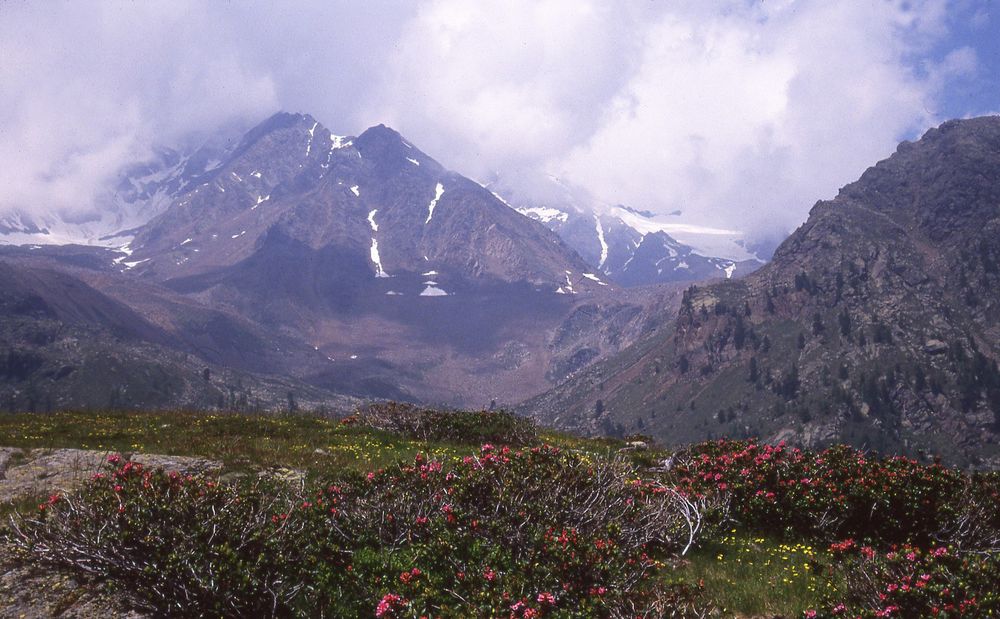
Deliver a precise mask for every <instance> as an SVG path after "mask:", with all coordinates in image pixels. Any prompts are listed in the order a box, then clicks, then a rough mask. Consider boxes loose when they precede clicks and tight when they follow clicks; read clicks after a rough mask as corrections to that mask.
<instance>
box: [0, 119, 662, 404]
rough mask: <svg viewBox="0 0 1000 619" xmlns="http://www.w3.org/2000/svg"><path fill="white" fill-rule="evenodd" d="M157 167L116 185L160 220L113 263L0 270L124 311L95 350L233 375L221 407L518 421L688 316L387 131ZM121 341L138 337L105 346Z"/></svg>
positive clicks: (295, 130) (95, 250) (16, 262)
mask: <svg viewBox="0 0 1000 619" xmlns="http://www.w3.org/2000/svg"><path fill="white" fill-rule="evenodd" d="M161 154H162V161H159V162H158V163H155V164H150V165H144V166H136V168H135V169H134V170H133V171H132V172H131V173H130V174H128V175H126V177H125V180H123V181H122V182H121V184H120V187H119V190H120V191H119V195H120V196H122V199H123V200H124V199H134V200H135V202H136V204H138V203H140V202H141V203H144V204H147V205H151V204H153V201H156V204H157V206H156V210H157V212H158V214H156V215H155V216H154V217H152V218H151V219H150V220H149V221H148V222H146V223H145V224H143V225H140V226H138V227H135V228H133V229H131V230H126V231H120V232H118V233H116V235H115V236H113V237H107V238H105V239H104V241H107V242H108V243H109V244H112V245H114V246H115V247H114V248H104V247H97V246H94V247H83V246H72V245H62V246H59V245H44V246H42V245H31V246H26V247H20V248H7V249H6V250H3V251H0V264H3V263H8V264H10V265H12V268H15V269H31V270H39V271H41V270H47V271H52V272H56V273H59V274H60V276H61V277H64V278H68V279H70V280H73V281H75V282H77V284H76V285H79V286H85V287H88V288H89V289H92V291H93V295H92V296H94V297H95V298H98V295H99V298H102V299H106V300H107V303H111V304H114V307H115V308H117V309H116V311H118V310H121V311H118V313H117V314H115V316H117V318H115V319H109V320H107V321H102V322H100V323H99V324H96V325H91V324H90V323H87V324H85V325H83V326H84V327H86V328H87V329H91V330H92V335H91V336H88V338H85V339H92V340H94V341H95V342H96V343H100V344H102V345H106V347H110V348H114V347H116V346H120V347H123V348H128V349H134V350H138V349H139V348H143V350H144V351H145V352H144V353H143V355H144V356H143V355H141V356H142V358H143V359H147V358H149V359H151V360H153V361H155V360H156V359H157V358H158V357H162V359H164V360H167V359H171V358H173V356H176V355H178V354H179V355H181V356H182V357H183V356H184V355H187V357H183V358H184V359H186V361H187V362H189V363H187V364H172V365H171V367H170V369H169V371H165V374H166V375H169V377H170V380H173V379H174V378H176V377H180V376H183V377H184V380H187V379H190V378H191V377H199V376H200V375H201V374H200V373H201V369H200V368H208V369H209V370H210V373H211V374H212V375H219V376H222V375H223V374H226V375H225V376H224V377H223V378H224V379H225V381H224V382H225V386H222V385H220V388H222V393H223V395H224V396H226V397H225V398H224V400H225V401H226V402H227V403H228V402H230V401H231V400H232V399H233V397H231V394H226V391H227V390H229V391H231V390H230V389H229V387H231V386H233V385H235V391H236V392H237V395H238V394H239V393H241V392H242V391H246V390H249V391H251V394H250V395H247V396H246V397H245V398H243V400H245V401H252V400H253V399H254V398H260V400H261V402H262V404H261V405H262V406H264V407H270V408H275V407H279V408H285V404H286V402H285V400H286V396H287V399H288V400H289V401H291V399H292V395H294V396H295V397H297V398H298V400H299V402H300V403H303V402H304V401H305V400H304V398H309V399H310V401H313V402H317V401H323V398H324V394H328V395H329V396H330V401H331V402H339V403H347V404H348V405H349V404H350V402H352V400H351V398H394V399H401V400H410V401H421V402H428V403H437V404H445V405H454V406H457V405H461V406H489V405H491V404H497V405H509V404H512V403H515V402H518V401H520V400H523V399H524V398H526V397H529V396H532V395H535V394H537V393H540V392H542V391H544V390H546V389H548V388H550V387H552V386H553V385H554V384H556V383H557V382H558V381H560V380H562V379H564V378H565V377H567V376H569V375H570V374H572V373H574V372H577V371H579V370H580V369H581V368H583V367H585V366H586V365H587V364H589V363H592V362H593V361H595V360H597V359H600V358H603V357H605V356H607V355H608V354H611V353H613V352H617V351H618V350H620V349H621V348H622V347H624V346H626V345H627V344H629V343H631V342H632V341H635V340H636V339H638V338H639V337H640V336H641V335H642V334H643V333H646V332H648V331H649V330H650V329H651V328H653V326H655V325H656V324H657V323H658V322H659V321H661V320H662V319H663V316H664V315H663V314H662V313H661V312H659V311H657V312H652V313H651V312H649V311H648V309H647V308H650V307H657V308H659V307H664V306H666V307H671V306H672V307H676V304H677V303H678V302H679V299H680V291H681V288H680V287H677V286H674V287H670V286H666V287H661V288H657V289H652V290H634V291H633V290H622V289H621V288H619V287H618V286H617V285H615V284H614V283H613V282H611V281H610V280H608V279H607V278H606V277H604V276H602V275H600V274H598V273H596V272H594V270H593V269H591V267H589V266H588V265H587V263H586V262H585V261H584V260H583V259H582V258H580V256H579V255H578V254H577V253H576V252H575V251H573V249H572V248H570V247H569V246H567V245H566V244H565V243H564V242H563V241H562V240H561V239H560V238H559V236H558V235H556V234H555V233H553V232H552V231H551V230H549V229H548V228H546V227H545V226H544V225H542V224H540V223H538V222H536V221H533V220H532V219H530V218H528V217H525V216H523V215H522V214H520V213H518V212H516V211H514V210H512V209H510V208H509V207H508V206H506V205H505V204H504V203H503V202H502V201H501V200H499V199H498V198H497V197H495V196H494V195H493V194H492V193H491V192H490V191H488V190H487V189H485V188H483V187H482V186H481V185H479V184H478V183H475V182H473V181H471V180H469V179H467V178H465V177H462V176H461V175H459V174H455V173H453V172H450V171H448V170H446V169H444V168H443V167H442V166H441V165H440V164H438V163H437V162H436V161H435V160H434V159H432V158H431V157H430V156H428V155H427V154H425V153H423V152H421V151H420V150H419V149H418V148H416V147H415V146H414V145H412V144H410V143H409V142H408V141H407V140H406V139H404V138H403V137H402V136H401V135H400V134H399V133H397V132H396V131H394V130H392V129H390V128H388V127H385V126H382V125H379V126H376V127H372V128H370V129H368V130H366V131H364V132H363V133H361V134H360V135H358V136H339V135H336V134H334V133H332V132H331V131H329V130H328V129H326V128H325V127H324V126H322V125H321V124H320V123H319V122H318V121H317V120H315V119H314V118H312V117H311V116H308V115H305V114H287V113H279V114H276V115H274V116H273V117H271V118H269V119H267V120H266V121H264V122H263V123H261V124H260V125H258V126H257V127H255V128H253V129H251V130H250V131H249V132H247V133H246V134H244V135H243V136H242V138H240V139H238V140H233V141H231V142H230V143H228V144H227V145H225V147H224V148H218V149H214V150H211V152H209V151H208V150H206V149H205V148H203V149H201V150H197V151H195V152H194V153H193V154H191V155H186V156H182V155H181V154H180V153H179V152H176V151H174V152H167V151H164V152H162V153H161ZM143 179H145V180H143ZM161 200H165V201H166V202H167V203H166V205H165V206H164V205H162V204H160V203H159V201H161ZM144 201H145V202H144ZM88 298H89V297H88ZM66 301H67V303H69V304H70V305H74V304H76V301H75V300H73V299H67V300H66ZM81 302H82V301H81ZM109 315H110V314H109ZM0 318H2V320H0V322H4V323H11V322H13V318H12V317H10V316H4V317H0ZM62 320H63V318H62V317H58V316H57V317H56V318H55V319H53V322H52V324H49V323H46V324H45V325H43V326H44V329H50V328H52V329H54V328H56V325H57V324H59V323H60V322H61V321H62ZM116 325H118V326H124V327H123V328H127V329H131V331H130V333H131V335H130V336H129V337H128V338H123V337H118V336H115V337H111V336H112V335H114V334H113V333H112V329H113V328H114V327H115V326H116ZM39 328H42V327H39ZM81 328H83V327H81ZM132 332H134V333H132ZM80 337H81V338H83V337H84V336H82V335H81V336H80ZM102 340H106V341H102ZM7 345H8V346H9V347H12V348H13V347H19V349H20V348H23V347H26V346H28V344H26V343H25V342H23V341H21V340H17V341H14V340H11V343H9V344H7ZM102 350H104V349H102ZM49 352H52V351H49ZM146 353H148V354H146ZM67 354H68V353H67ZM70 356H72V355H70ZM52 359H53V361H52V363H55V360H60V361H62V360H63V357H59V356H58V355H54V354H53V355H52ZM30 380H31V377H20V378H19V380H17V381H8V383H9V387H10V388H11V389H14V390H17V389H21V388H22V387H23V386H24V385H23V384H22V383H24V382H25V381H29V382H30ZM125 382H128V381H125ZM160 382H163V383H165V384H166V383H169V382H170V381H169V380H167V379H166V378H164V380H163V381H160ZM195 382H197V381H195ZM258 382H260V383H262V384H263V385H264V386H260V387H258V386H256V384H257V383H258ZM2 385H3V381H2V380H0V386H2ZM240 385H242V386H240ZM268 385H270V386H268ZM251 386H253V388H252V389H251ZM289 392H292V395H289ZM178 393H180V392H178ZM217 395H218V394H214V395H197V397H195V395H191V394H188V395H184V396H183V397H181V396H178V399H177V400H176V402H175V404H177V405H179V404H183V405H185V406H187V405H191V406H200V405H203V404H204V403H206V402H208V403H211V402H213V401H215V399H216V396H217ZM341 396H343V397H341ZM237 399H239V398H237ZM154 400H155V399H145V400H143V401H144V402H148V403H149V405H150V406H154V405H155V406H158V405H160V404H162V402H161V401H159V400H155V401H154ZM90 403H92V400H87V405H90ZM199 403H200V404H199Z"/></svg>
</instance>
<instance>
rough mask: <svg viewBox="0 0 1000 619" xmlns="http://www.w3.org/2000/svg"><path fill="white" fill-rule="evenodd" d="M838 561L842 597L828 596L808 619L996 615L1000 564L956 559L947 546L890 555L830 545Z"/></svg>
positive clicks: (991, 557) (982, 557)
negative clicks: (843, 583) (842, 577)
mask: <svg viewBox="0 0 1000 619" xmlns="http://www.w3.org/2000/svg"><path fill="white" fill-rule="evenodd" d="M832 549H833V550H834V551H835V552H837V553H840V554H841V555H842V560H843V568H844V574H845V578H846V586H845V588H844V589H845V591H844V593H843V594H842V595H839V596H838V595H832V596H828V599H827V600H826V601H825V604H824V609H823V610H822V611H819V612H815V611H813V612H810V613H807V616H809V617H862V618H865V619H867V618H869V617H872V618H874V617H900V618H905V617H941V618H949V619H950V618H956V619H957V618H959V617H972V616H975V617H986V616H995V615H996V614H997V613H998V612H1000V594H998V593H997V590H996V583H997V582H1000V558H998V557H997V555H996V554H995V553H985V554H978V553H964V554H958V553H956V552H954V551H953V550H951V549H949V548H947V547H945V546H932V547H930V548H929V549H928V550H927V551H922V550H921V549H920V548H918V547H914V546H908V545H904V546H901V547H898V548H892V549H891V550H889V551H888V552H879V551H876V550H875V549H873V548H871V547H867V546H859V545H858V544H856V543H855V542H854V541H853V540H844V541H842V542H838V543H835V544H833V547H832Z"/></svg>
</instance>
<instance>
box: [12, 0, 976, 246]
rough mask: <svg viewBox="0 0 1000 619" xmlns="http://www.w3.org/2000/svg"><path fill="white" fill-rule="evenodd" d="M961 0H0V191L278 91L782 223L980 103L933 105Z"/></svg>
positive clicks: (95, 191) (423, 135) (432, 150)
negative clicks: (907, 141)
mask: <svg viewBox="0 0 1000 619" xmlns="http://www.w3.org/2000/svg"><path fill="white" fill-rule="evenodd" d="M963 6H965V5H963ZM954 8H955V5H954V4H952V3H949V2H945V1H944V0H923V1H910V2H904V1H903V0H892V1H889V0H886V1H880V2H845V3H827V2H812V1H792V0H785V1H776V2H771V1H768V2H766V3H758V2H747V1H744V0H728V1H725V2H721V3H668V2H663V3H639V2H636V3H607V2H600V1H598V0H539V1H537V2H529V1H527V0H511V1H500V0H482V1H480V2H475V3H470V2H464V1H462V0H429V1H427V2H423V3H421V4H419V5H413V4H411V3H364V4H362V3H351V2H326V1H324V2H318V1H317V2H288V3H280V4H276V3H264V2H246V3H201V2H194V1H193V0H190V1H189V0H181V1H173V2H146V3H125V2H110V1H109V2H104V3H32V4H29V3H22V4H15V3H3V4H0V57H3V58H5V62H4V63H3V64H2V65H0V163H2V165H0V186H3V187H5V193H4V194H3V195H2V196H0V210H3V209H4V208H8V209H9V208H11V207H20V208H27V209H28V210H31V211H33V212H39V211H41V210H45V209H55V210H60V211H63V212H70V213H75V214H76V215H77V216H85V215H81V214H86V213H88V212H91V211H93V210H94V209H95V208H100V206H101V205H100V204H99V203H95V201H94V197H95V196H98V195H100V190H101V188H102V187H103V186H104V185H105V184H106V183H107V182H108V180H109V179H110V178H112V177H113V176H114V174H115V173H116V172H117V170H118V169H119V168H120V167H121V166H122V165H123V164H125V163H128V162H130V161H134V160H136V159H140V158H142V157H143V156H145V154H146V153H148V149H149V147H150V146H151V145H153V144H157V143H158V144H168V145H169V144H172V143H177V142H179V141H182V140H184V139H185V138H186V136H189V135H191V134H192V133H196V132H204V131H206V130H211V129H212V128H213V127H217V126H220V125H233V124H236V125H242V126H246V125H248V124H250V123H253V122H256V121H258V120H260V119H262V118H263V117H265V116H266V115H267V114H269V113H271V112H273V111H275V110H276V109H279V108H280V109H287V110H289V111H303V112H309V113H312V114H313V115H314V116H316V117H317V118H319V119H320V120H321V121H322V122H324V124H326V125H328V126H329V127H330V128H331V129H332V130H334V131H336V132H338V133H355V132H359V131H361V130H363V129H364V128H365V127H366V126H369V125H372V124H376V123H378V122H385V123H387V124H390V125H392V126H394V127H395V128H397V129H399V130H400V131H401V132H402V133H403V134H404V135H406V136H407V137H408V138H409V139H410V140H412V141H413V142H415V143H416V144H418V145H419V146H420V147H421V148H422V149H423V150H425V151H426V152H428V154H430V155H432V156H434V157H435V158H437V159H439V160H441V161H442V162H443V163H444V164H445V165H447V166H449V167H451V168H453V169H455V170H457V171H459V172H462V173H464V174H467V175H470V176H473V177H476V178H480V179H485V178H488V177H489V176H491V175H492V174H493V173H494V172H495V171H497V170H501V171H508V172H511V173H514V174H516V173H517V171H519V170H546V171H552V172H555V173H558V174H559V175H560V176H561V177H564V178H566V179H568V180H570V181H572V182H575V183H576V184H579V185H581V186H583V187H584V188H586V189H587V190H589V191H590V192H591V193H593V194H594V195H595V196H597V197H599V198H600V199H601V200H604V201H606V202H608V203H618V202H623V203H627V204H631V205H634V206H637V207H641V208H645V209H651V210H654V211H660V212H670V211H674V210H676V209H681V210H682V211H683V212H684V217H685V218H686V220H687V221H689V222H691V223H699V224H724V226H725V227H733V226H739V227H742V228H744V229H747V230H750V231H752V232H759V233H760V234H768V233H773V232H774V231H775V230H776V229H780V230H787V229H789V228H791V227H794V226H795V225H796V224H798V223H799V222H801V221H802V220H803V219H804V217H805V215H806V213H807V211H808V208H809V207H810V206H811V205H812V204H813V202H815V200H817V199H820V198H826V197H831V196H832V195H833V194H834V193H835V191H836V189H837V188H838V187H839V186H841V185H843V184H845V183H847V182H849V181H851V180H853V179H854V178H856V177H857V176H858V175H859V174H860V173H861V172H862V171H863V170H864V168H865V167H867V166H868V165H871V164H872V163H874V162H875V161H876V160H878V159H879V158H882V157H884V156H886V155H888V154H889V153H891V152H892V149H893V148H894V146H895V144H896V143H897V142H898V141H899V140H900V139H902V138H910V137H914V134H915V133H917V132H919V131H921V130H923V129H925V128H927V127H929V126H931V125H933V124H936V123H937V122H939V121H940V120H942V119H943V118H942V116H943V115H944V114H945V113H950V114H953V115H965V114H966V113H967V112H968V110H959V111H957V112H956V111H955V110H952V109H950V108H949V109H947V110H946V111H945V112H942V111H941V110H942V105H943V101H944V99H943V96H942V93H945V92H946V91H947V89H948V87H949V85H950V84H951V83H953V81H954V80H956V79H958V78H962V77H964V78H966V79H968V78H969V76H970V75H975V73H976V71H977V70H980V65H979V63H978V58H977V55H976V52H975V50H974V49H972V48H971V47H966V46H963V45H962V44H960V42H956V41H952V40H951V39H949V33H950V32H951V29H952V25H953V23H954V19H955V17H954V15H955V11H954ZM974 8H975V7H971V8H970V7H968V6H966V7H965V8H964V9H963V14H966V13H967V14H968V15H967V17H968V19H969V21H970V22H972V21H975V19H976V18H975V15H973V14H972V13H974V11H973V9H974ZM980 21H982V19H980Z"/></svg>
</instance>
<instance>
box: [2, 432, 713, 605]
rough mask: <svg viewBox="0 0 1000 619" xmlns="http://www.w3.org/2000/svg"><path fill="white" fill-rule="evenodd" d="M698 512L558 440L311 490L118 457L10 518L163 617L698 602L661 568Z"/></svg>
mask: <svg viewBox="0 0 1000 619" xmlns="http://www.w3.org/2000/svg"><path fill="white" fill-rule="evenodd" d="M703 508H704V505H703V504H699V503H695V502H692V501H690V500H688V499H686V498H684V497H683V496H682V495H680V494H678V493H677V492H675V491H673V490H672V489H670V488H667V487H665V486H662V485H660V484H658V483H655V482H647V481H641V480H640V479H639V478H638V475H637V471H636V470H635V469H634V468H632V467H631V466H630V465H628V464H627V463H626V462H625V461H622V460H617V459H596V460H591V459H589V458H588V457H586V456H583V455H579V454H574V453H567V452H564V451H561V450H559V449H558V448H554V447H550V446H539V447H533V448H530V449H520V450H512V449H510V448H509V447H499V448H496V447H493V446H491V445H484V446H483V448H482V450H481V452H480V454H479V455H478V456H469V457H467V458H465V459H463V460H461V461H455V462H451V463H442V462H437V461H429V460H427V459H426V458H425V457H424V456H422V455H418V456H417V458H416V459H415V461H414V462H413V463H407V464H401V465H397V466H393V467H390V468H388V469H385V470H380V471H373V472H371V473H370V474H368V475H367V476H353V477H350V478H343V477H342V478H339V479H333V480H330V481H328V482H326V483H323V484H322V485H321V487H319V488H318V489H315V490H313V491H311V492H305V491H303V490H302V489H300V488H295V487H293V486H291V485H288V484H284V483H281V482H277V481H271V480H267V479H253V480H251V481H246V482H242V483H238V484H234V485H219V484H217V483H215V482H214V481H212V480H209V479H205V478H197V477H181V476H178V475H170V474H166V473H163V472H162V471H147V470H144V469H143V468H142V467H141V466H139V465H137V464H133V463H131V462H123V461H121V459H120V458H119V457H117V456H114V457H112V458H111V461H110V462H109V470H108V472H107V473H106V474H101V475H98V476H95V478H94V479H93V480H92V481H91V482H90V483H89V484H88V485H87V487H86V488H85V489H84V490H82V491H81V492H80V493H79V494H77V495H74V496H70V497H62V498H60V497H53V499H52V500H50V501H49V502H47V503H45V504H43V505H42V506H40V507H39V512H38V514H37V515H35V516H32V517H22V518H19V519H15V521H14V522H13V526H12V530H13V537H14V541H15V542H16V543H17V544H18V546H19V547H20V548H22V549H23V550H24V551H26V552H29V553H31V554H32V555H34V556H35V557H36V558H37V559H39V560H41V561H42V562H45V563H48V564H50V565H57V566H63V567H70V568H72V569H75V570H79V571H82V572H86V573H89V574H94V575H98V576H109V577H111V578H113V579H115V580H116V581H117V582H119V583H121V584H122V585H123V586H125V587H126V588H127V590H128V591H130V592H131V593H132V594H133V595H134V596H135V597H136V601H137V604H138V605H139V606H140V607H142V608H145V609H147V610H150V611H152V612H154V613H156V614H157V615H179V616H199V615H200V616H205V615H211V616H220V615H221V616H309V617H313V616H317V617H318V616H364V615H370V614H372V613H374V614H375V615H376V616H378V617H403V616H407V617H410V616H413V617H417V616H436V617H448V616H455V617H466V616H496V615H502V616H514V617H538V616H543V615H544V616H559V617H591V616H626V615H628V616H636V615H644V614H645V615H652V616H671V615H672V616H693V615H694V614H695V613H697V612H698V611H697V609H696V608H695V602H694V595H695V591H694V590H693V589H691V588H689V587H686V586H683V585H667V584H664V582H665V581H664V579H663V578H662V577H661V576H662V571H663V570H664V568H665V567H666V566H667V565H668V564H669V562H670V561H671V560H672V559H673V558H674V557H676V556H677V555H678V554H679V553H680V552H682V551H683V550H685V549H686V548H687V547H688V546H689V545H690V544H691V543H692V541H693V539H694V538H695V536H696V535H697V533H698V531H699V528H700V523H701V519H700V515H701V510H702V509H703Z"/></svg>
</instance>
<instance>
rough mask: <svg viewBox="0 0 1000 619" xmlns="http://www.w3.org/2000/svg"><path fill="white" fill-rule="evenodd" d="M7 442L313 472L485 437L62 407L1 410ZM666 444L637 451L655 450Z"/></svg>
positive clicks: (443, 449) (441, 452) (297, 419)
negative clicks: (448, 439) (450, 439)
mask: <svg viewBox="0 0 1000 619" xmlns="http://www.w3.org/2000/svg"><path fill="white" fill-rule="evenodd" d="M540 440H542V441H544V442H548V443H550V444H554V445H558V446H560V447H563V448H567V449H576V450H580V451H588V452H592V453H601V454H606V453H609V452H611V451H613V450H617V449H618V448H620V447H621V446H622V445H623V443H622V442H621V441H608V440H606V439H596V440H591V439H582V438H578V437H573V436H569V435H565V434H560V433H556V432H543V433H542V434H541V436H540ZM0 446H5V447H26V448H76V449H96V450H102V451H117V452H122V453H133V452H145V453H157V454H168V455H178V456H198V457H204V458H211V459H215V460H220V461H221V462H222V463H223V465H224V466H225V468H226V469H227V470H237V471H239V470H246V469H251V468H270V467H279V466H280V467H289V468H295V469H301V470H305V471H307V472H309V473H321V472H325V471H331V470H354V471H360V472H365V471H370V470H373V469H378V468H381V467H384V466H388V465H390V464H392V463H394V462H399V461H401V460H412V459H413V457H414V456H415V455H416V454H417V453H424V454H428V455H431V456H433V457H437V458H440V459H447V458H448V457H450V456H462V455H468V454H472V453H476V452H478V450H479V445H472V444H459V443H444V442H428V441H418V440H410V439H407V438H403V437H400V436H398V435H394V434H391V433H388V432H380V431H376V430H372V429H369V428H365V427H360V426H356V425H343V424H341V423H340V422H339V421H337V420H332V419H326V418H321V417H315V416H309V415H281V416H249V415H238V414H225V413H223V414H205V413H189V412H158V413H147V412H62V413H52V414H27V413H25V414H14V415H0ZM654 453H658V452H648V451H647V452H637V453H636V455H635V457H636V458H643V459H649V458H655V455H654Z"/></svg>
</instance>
